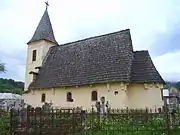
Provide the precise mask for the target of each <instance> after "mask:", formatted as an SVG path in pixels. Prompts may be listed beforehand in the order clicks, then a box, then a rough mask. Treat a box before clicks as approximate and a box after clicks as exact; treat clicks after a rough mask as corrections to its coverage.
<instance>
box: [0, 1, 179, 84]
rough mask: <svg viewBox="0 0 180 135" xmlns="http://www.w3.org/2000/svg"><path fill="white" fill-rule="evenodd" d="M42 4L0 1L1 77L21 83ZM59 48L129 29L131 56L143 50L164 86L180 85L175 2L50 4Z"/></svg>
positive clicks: (177, 13) (49, 8)
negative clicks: (148, 56) (81, 40)
mask: <svg viewBox="0 0 180 135" xmlns="http://www.w3.org/2000/svg"><path fill="white" fill-rule="evenodd" d="M44 2H45V1H44V0H38V1H37V0H1V2H0V18H1V21H0V61H1V62H3V63H5V64H6V68H7V72H6V73H1V74H0V77H3V78H11V79H14V80H17V81H24V76H25V66H26V53H27V44H26V43H27V42H28V41H29V40H30V39H31V38H32V36H33V34H34V31H35V29H36V27H37V25H38V23H39V21H40V19H41V17H42V15H43V13H44V10H45V3H44ZM48 2H49V5H50V6H49V7H48V12H49V15H50V19H51V23H52V27H53V29H54V34H55V38H56V40H57V41H58V43H59V44H63V43H67V42H72V41H75V40H80V39H83V38H88V37H92V36H97V35H101V34H106V33H110V32H116V31H120V30H123V29H130V31H131V36H132V42H133V47H134V50H148V51H149V53H150V55H151V58H152V60H153V62H154V64H155V67H156V68H157V70H158V71H159V73H160V74H161V76H162V77H163V78H164V80H166V81H180V17H179V14H180V1H179V0H49V1H48Z"/></svg>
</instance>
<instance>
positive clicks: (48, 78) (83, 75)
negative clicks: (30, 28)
mask: <svg viewBox="0 0 180 135" xmlns="http://www.w3.org/2000/svg"><path fill="white" fill-rule="evenodd" d="M27 46H28V48H27V61H26V73H25V91H24V93H23V98H24V101H25V102H26V103H28V104H30V105H32V106H33V107H37V106H42V105H43V104H44V103H51V104H52V106H53V107H59V108H60V107H70V108H71V107H82V108H84V109H89V108H91V107H92V106H94V105H95V104H96V102H98V101H100V99H101V98H103V99H104V100H105V102H106V101H108V103H109V105H110V106H111V108H124V107H129V108H146V107H148V108H155V107H156V108H157V107H162V105H163V100H162V89H163V86H164V84H165V82H164V80H163V78H162V77H161V75H160V74H159V72H158V71H157V69H156V67H155V66H154V64H153V61H152V59H151V57H150V54H149V52H148V51H147V50H142V51H135V50H133V45H132V40H131V33H130V29H125V30H121V31H116V32H113V33H107V34H104V35H99V36H94V37H89V38H86V39H82V40H78V41H74V42H70V43H66V44H58V42H57V41H56V39H55V36H54V32H53V28H52V25H51V21H50V17H49V15H48V9H47V7H46V9H45V11H44V14H43V16H42V18H41V20H40V22H39V24H38V26H37V28H36V30H35V33H34V35H33V36H32V38H31V39H30V41H29V42H28V43H27Z"/></svg>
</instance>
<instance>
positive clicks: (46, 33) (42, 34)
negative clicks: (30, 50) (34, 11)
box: [28, 8, 58, 44]
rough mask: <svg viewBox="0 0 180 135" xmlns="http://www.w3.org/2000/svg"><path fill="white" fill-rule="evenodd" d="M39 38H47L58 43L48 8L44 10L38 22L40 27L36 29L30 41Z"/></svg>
mask: <svg viewBox="0 0 180 135" xmlns="http://www.w3.org/2000/svg"><path fill="white" fill-rule="evenodd" d="M38 40H46V41H49V42H52V43H55V44H58V43H57V42H56V40H55V37H54V33H53V29H52V25H51V21H50V18H49V15H48V11H47V8H46V10H45V11H44V14H43V16H42V18H41V20H40V22H39V24H38V27H37V28H36V31H35V33H34V35H33V37H32V39H31V40H30V41H29V42H28V43H31V42H33V41H38Z"/></svg>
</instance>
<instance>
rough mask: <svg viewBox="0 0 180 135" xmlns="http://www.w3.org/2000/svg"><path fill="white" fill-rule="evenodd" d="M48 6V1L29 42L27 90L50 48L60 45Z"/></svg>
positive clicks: (26, 74)
mask: <svg viewBox="0 0 180 135" xmlns="http://www.w3.org/2000/svg"><path fill="white" fill-rule="evenodd" d="M48 6H49V5H48V3H47V2H46V9H45V11H44V14H43V16H42V18H41V20H40V22H39V24H38V26H37V28H36V30H35V33H34V35H33V37H32V38H31V40H30V41H29V42H28V43H27V45H28V48H27V59H26V73H25V87H24V90H25V91H26V90H28V87H29V85H30V84H31V83H32V82H33V81H34V79H35V78H36V76H37V75H38V71H39V70H40V68H41V66H42V62H43V60H44V57H45V56H46V54H47V52H48V50H49V48H50V47H52V46H56V45H58V43H57V42H56V40H55V37H54V32H53V28H52V25H51V21H50V18H49V14H48Z"/></svg>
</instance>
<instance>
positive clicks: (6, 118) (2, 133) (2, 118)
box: [0, 109, 10, 135]
mask: <svg viewBox="0 0 180 135" xmlns="http://www.w3.org/2000/svg"><path fill="white" fill-rule="evenodd" d="M0 135H10V115H9V113H8V112H6V111H4V110H2V109H1V110H0Z"/></svg>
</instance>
